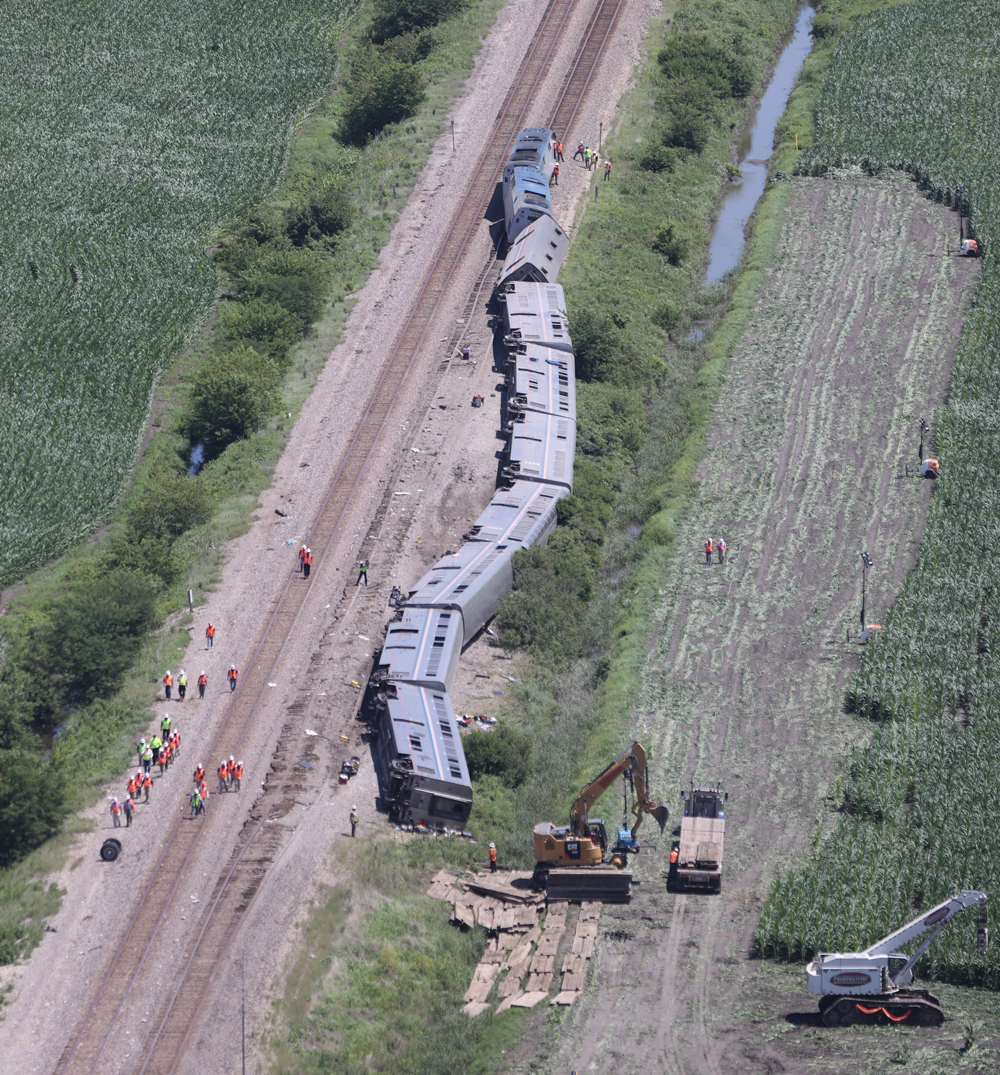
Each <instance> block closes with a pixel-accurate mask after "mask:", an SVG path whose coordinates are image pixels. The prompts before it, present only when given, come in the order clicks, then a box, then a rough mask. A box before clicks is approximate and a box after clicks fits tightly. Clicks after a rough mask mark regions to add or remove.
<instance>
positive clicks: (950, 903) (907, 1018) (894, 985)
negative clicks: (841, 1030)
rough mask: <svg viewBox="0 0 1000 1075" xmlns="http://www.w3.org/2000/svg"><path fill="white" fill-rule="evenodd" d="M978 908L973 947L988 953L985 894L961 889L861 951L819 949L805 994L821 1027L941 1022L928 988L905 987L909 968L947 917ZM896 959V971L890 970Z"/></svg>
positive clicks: (937, 1005)
mask: <svg viewBox="0 0 1000 1075" xmlns="http://www.w3.org/2000/svg"><path fill="white" fill-rule="evenodd" d="M977 906H978V908H979V919H978V930H977V932H976V947H977V948H978V949H979V951H980V952H985V951H986V945H987V943H988V940H989V931H988V930H987V928H986V894H985V893H983V892H976V891H973V890H971V889H963V890H962V891H961V892H959V893H958V895H956V896H952V897H951V898H950V899H947V900H945V901H944V902H943V903H939V904H938V905H937V906H936V907H932V908H931V909H930V910H929V911H927V912H926V913H925V914H922V915H921V916H920V917H919V918H915V919H914V920H913V921H912V922H909V923H907V924H906V925H905V926H903V927H902V928H901V929H897V930H896V932H895V933H890V934H889V936H888V937H883V938H882V940H880V941H876V942H875V944H873V945H872V946H871V948H868V949H866V950H865V951H864V952H820V953H819V955H818V956H817V957H816V958H815V959H814V960H812V962H811V963H809V965H808V966H807V967H806V976H807V978H808V982H809V992H810V993H813V994H818V995H819V996H820V997H821V998H822V999H821V1000H820V1002H819V1010H820V1014H821V1015H822V1017H823V1025H824V1026H851V1025H852V1024H854V1023H881V1024H886V1023H907V1024H909V1025H911V1026H940V1025H941V1023H942V1022H943V1020H944V1012H943V1011H941V1004H940V1002H939V1001H938V998H937V997H935V996H934V995H933V993H929V992H928V991H927V990H926V989H910V988H908V987H909V985H910V983H911V982H912V981H913V968H914V967H915V966H916V963H917V960H918V959H919V958H920V957H921V956H922V955H923V954H924V952H926V951H927V949H928V948H929V947H930V945H931V942H932V941H933V940H934V938H935V937H936V936H937V935H938V934H939V933H940V932H941V930H942V929H944V927H945V926H946V925H947V924H948V922H949V920H950V919H951V917H952V916H953V915H955V914H958V912H959V911H964V910H967V909H968V908H969V907H977ZM924 933H929V934H930V936H929V937H927V938H926V939H925V940H924V941H923V942H922V943H921V944H920V945H919V946H918V947H917V948H916V950H915V951H914V952H913V954H912V955H907V954H906V953H905V952H900V951H899V948H900V947H901V946H902V945H904V944H906V943H907V942H908V941H912V940H915V939H916V938H917V937H920V936H922V935H923V934H924ZM893 961H895V963H896V967H897V969H895V970H894V969H892V962H893Z"/></svg>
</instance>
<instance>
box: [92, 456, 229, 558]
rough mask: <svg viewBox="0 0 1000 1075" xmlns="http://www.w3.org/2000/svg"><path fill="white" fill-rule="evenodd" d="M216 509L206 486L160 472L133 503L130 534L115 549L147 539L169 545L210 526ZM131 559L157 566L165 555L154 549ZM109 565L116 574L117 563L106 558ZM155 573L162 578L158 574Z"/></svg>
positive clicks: (183, 475)
mask: <svg viewBox="0 0 1000 1075" xmlns="http://www.w3.org/2000/svg"><path fill="white" fill-rule="evenodd" d="M213 506H214V504H213V498H212V494H211V490H209V489H208V488H207V486H206V485H205V483H204V482H202V481H200V480H198V479H197V478H195V479H192V478H190V477H188V475H187V473H185V472H183V471H178V470H169V469H167V468H165V467H164V468H160V469H158V470H156V471H154V472H153V473H152V474H151V475H150V476H149V478H148V480H147V482H146V485H145V487H144V488H143V490H142V493H141V494H140V496H139V497H138V499H137V500H135V501H134V502H133V504H132V508H131V511H130V512H129V518H128V522H129V531H126V533H125V535H124V536H123V537H119V538H117V539H116V542H115V543H114V544H113V547H114V545H120V543H121V542H122V541H126V540H130V539H135V540H137V541H138V542H139V543H141V542H142V541H143V539H145V538H147V537H155V538H160V539H162V540H163V541H164V543H165V544H168V545H169V544H170V543H171V542H173V541H174V540H176V539H177V538H178V537H180V535H181V534H183V533H184V531H185V530H189V529H190V528H191V527H192V526H199V525H201V524H202V523H204V522H207V521H208V519H209V517H210V516H211V514H212V507H213ZM132 555H133V556H137V557H138V558H139V559H140V560H148V561H149V562H151V563H157V562H159V561H160V559H161V558H162V555H163V552H162V549H159V548H157V547H156V546H154V545H151V546H150V547H149V548H147V549H144V550H140V551H138V552H136V553H133V554H132ZM106 562H107V564H108V566H109V569H111V570H113V569H114V566H115V561H114V559H113V558H112V557H111V556H107V557H106ZM156 573H157V574H160V572H159V571H157V572H156ZM163 577H165V576H163Z"/></svg>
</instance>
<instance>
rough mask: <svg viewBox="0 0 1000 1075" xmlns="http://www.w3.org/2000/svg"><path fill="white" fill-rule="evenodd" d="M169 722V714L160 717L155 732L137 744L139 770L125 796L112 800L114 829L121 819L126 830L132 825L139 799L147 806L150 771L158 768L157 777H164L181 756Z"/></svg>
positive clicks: (178, 735)
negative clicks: (158, 726)
mask: <svg viewBox="0 0 1000 1075" xmlns="http://www.w3.org/2000/svg"><path fill="white" fill-rule="evenodd" d="M171 724H172V720H171V718H170V714H169V713H164V714H163V719H162V720H161V721H160V728H159V731H158V732H154V733H153V735H152V736H150V738H149V739H148V740H147V739H146V737H145V736H143V737H142V739H140V740H139V743H138V745H137V746H136V753H137V754H138V756H139V767H138V769H137V770H136V772H135V775H134V776H129V778H128V784H127V785H126V787H125V795H124V797H123V798H121V799H119V798H118V796H117V795H115V796H113V797H112V799H111V822H112V824H113V825H114V827H115V828H116V829H117V828H118V827H119V826H120V825H121V823H122V819H123V818H124V820H125V827H126V828H128V827H129V826H130V825H131V824H132V817H133V815H134V814H135V809H136V805H137V804H138V801H139V796H140V795H142V796H143V799H142V801H143V803H148V802H149V793H150V791H152V789H153V775H154V774H153V768H154V766H159V769H160V773H159V775H160V776H163V775H164V774H165V773H166V771H167V769H169V768H170V763H171V762H173V761H176V759H177V756H178V755H179V754H180V752H181V733H180V732H179V731H178V730H177V729H176V728H172V727H171Z"/></svg>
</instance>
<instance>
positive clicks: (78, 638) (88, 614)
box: [32, 568, 158, 704]
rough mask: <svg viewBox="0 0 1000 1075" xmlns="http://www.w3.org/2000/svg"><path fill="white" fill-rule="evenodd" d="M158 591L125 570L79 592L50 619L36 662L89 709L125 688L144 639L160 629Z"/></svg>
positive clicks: (48, 679)
mask: <svg viewBox="0 0 1000 1075" xmlns="http://www.w3.org/2000/svg"><path fill="white" fill-rule="evenodd" d="M157 622H158V617H157V610H156V590H155V588H154V586H153V585H152V583H151V582H150V580H149V579H148V578H147V577H146V576H145V575H142V574H139V573H138V572H136V571H129V570H127V569H124V568H120V569H118V570H115V571H112V572H111V573H110V574H108V575H105V576H104V577H103V578H99V579H95V580H93V581H92V582H88V583H86V584H84V585H80V586H78V587H75V588H74V589H73V590H72V591H71V592H70V593H68V594H67V595H66V596H65V597H64V598H63V599H62V600H60V601H59V602H58V603H57V604H56V605H55V607H54V608H53V610H52V613H51V623H52V628H51V631H50V632H49V633H48V634H47V636H46V635H42V637H41V638H40V639H39V647H38V650H37V652H36V653H34V654H33V655H32V661H33V663H34V664H35V666H36V668H38V670H39V672H40V673H41V674H43V675H44V676H45V681H46V682H48V683H50V684H53V685H57V686H59V687H61V689H62V691H63V693H64V694H65V696H66V697H67V698H72V699H73V701H74V702H76V703H77V704H87V703H88V702H90V701H91V700H93V699H94V698H106V697H108V695H110V694H111V693H112V692H113V691H114V690H115V688H116V687H118V685H119V684H120V683H121V680H122V677H123V676H124V674H125V672H126V671H127V669H128V668H129V666H130V665H131V664H132V661H133V660H134V659H135V655H136V653H137V651H138V649H139V646H140V644H141V642H142V639H143V637H144V636H145V635H146V633H147V632H148V631H149V630H150V629H151V628H153V627H155V626H156V625H157Z"/></svg>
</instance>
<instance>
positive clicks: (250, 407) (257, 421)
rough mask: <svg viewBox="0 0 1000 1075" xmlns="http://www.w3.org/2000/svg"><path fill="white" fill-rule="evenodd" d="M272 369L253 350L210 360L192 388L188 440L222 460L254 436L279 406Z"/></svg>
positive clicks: (236, 350) (243, 349)
mask: <svg viewBox="0 0 1000 1075" xmlns="http://www.w3.org/2000/svg"><path fill="white" fill-rule="evenodd" d="M277 380H278V372H277V370H276V368H275V365H274V363H273V362H272V361H271V360H270V359H268V358H267V357H265V356H264V355H261V354H258V353H257V352H256V351H255V350H253V348H250V347H235V348H233V349H232V350H231V351H223V352H222V353H221V354H217V355H215V356H213V357H212V358H210V359H209V361H208V362H206V363H205V365H204V366H202V368H201V369H200V370H199V371H198V373H197V374H196V375H195V379H194V384H193V385H192V387H191V418H190V434H191V437H192V439H194V440H200V441H205V442H207V443H208V446H209V451H210V454H211V455H213V456H216V455H218V454H219V453H220V452H222V451H223V449H225V448H226V447H227V446H228V445H230V444H232V442H233V441H236V440H243V439H245V438H246V437H249V436H250V435H251V434H253V433H256V432H257V430H259V429H260V428H261V427H262V426H263V425H264V424H265V422H266V421H267V419H268V418H269V417H270V416H271V415H272V414H274V413H275V411H276V410H277V409H278V407H279V406H280V399H279V397H278V394H277V391H276V385H277Z"/></svg>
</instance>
